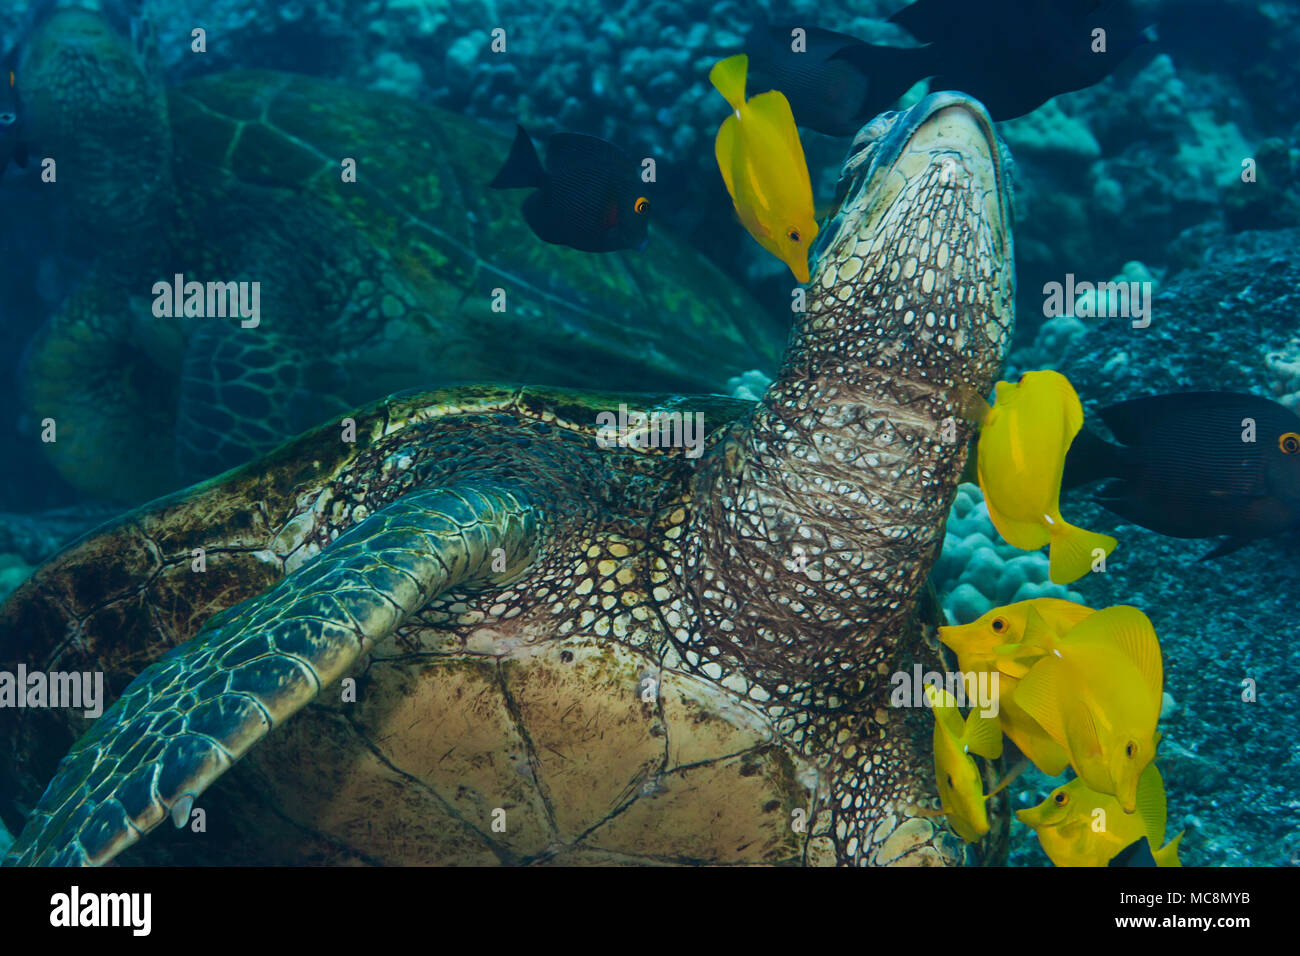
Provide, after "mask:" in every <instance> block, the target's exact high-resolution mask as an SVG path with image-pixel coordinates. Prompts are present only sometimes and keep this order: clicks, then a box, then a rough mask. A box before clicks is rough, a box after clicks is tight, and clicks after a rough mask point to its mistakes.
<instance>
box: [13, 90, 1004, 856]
mask: <svg viewBox="0 0 1300 956" xmlns="http://www.w3.org/2000/svg"><path fill="white" fill-rule="evenodd" d="M842 187H843V195H844V198H843V205H842V207H841V209H840V212H839V213H838V215H837V216H836V218H835V219H834V220H833V221H832V222H830V223H828V224H827V228H826V230H825V232H824V235H825V242H824V244H823V245H822V246H821V249H820V256H819V258H818V260H817V263H816V269H815V272H814V278H813V282H812V284H811V286H810V289H809V303H808V311H807V313H806V314H804V315H802V316H801V317H800V318H799V320H798V322H797V325H796V330H795V332H794V335H793V337H792V340H791V344H790V348H789V350H788V352H787V354H786V357H785V361H784V364H783V365H782V367H781V369H780V371H779V373H778V376H777V379H776V381H775V382H774V383H773V385H772V386H771V388H769V389H768V391H767V393H766V394H765V395H764V397H763V399H762V401H761V402H759V403H757V404H754V403H743V402H738V401H734V400H729V399H722V398H709V397H681V396H662V395H660V396H652V395H624V394H617V393H615V394H600V393H594V392H563V391H555V390H536V389H530V388H518V387H493V386H480V387H461V388H454V389H447V390H441V391H434V392H414V393H406V394H404V395H399V396H394V397H393V398H391V399H388V400H384V401H381V402H379V403H377V404H375V405H372V406H370V407H369V408H366V409H363V410H362V411H360V412H358V413H356V414H355V415H354V416H352V417H353V419H354V420H355V425H356V441H355V443H353V444H348V443H345V442H341V441H340V435H341V434H342V431H341V425H340V423H333V424H330V425H326V426H322V427H320V428H317V429H315V430H313V431H310V432H308V433H306V434H305V435H303V436H301V437H299V438H297V439H295V440H294V441H292V442H290V443H289V444H287V445H285V446H283V447H281V448H280V449H278V450H277V451H275V452H274V453H272V454H271V455H269V456H267V457H265V458H263V459H261V460H259V461H256V462H253V463H251V464H249V465H246V466H244V467H243V468H241V469H238V470H236V471H234V472H232V473H230V474H227V475H225V476H222V477H221V478H220V479H216V480H213V481H210V482H207V483H205V484H201V485H199V486H197V487H195V488H193V489H190V490H189V491H186V492H183V493H178V494H175V495H172V496H170V497H168V498H165V499H163V500H161V501H158V502H155V503H153V504H151V505H149V506H147V507H145V508H144V509H141V510H139V511H137V512H134V513H132V514H130V515H128V516H127V517H125V518H123V519H121V520H120V521H118V522H116V523H115V524H112V525H110V526H107V527H105V528H104V529H102V530H101V531H100V532H99V533H97V534H93V535H91V536H89V537H87V538H85V539H83V540H82V541H81V542H79V543H77V544H75V545H74V546H72V547H71V548H70V549H69V550H68V551H66V552H64V554H62V555H61V556H60V557H58V558H56V559H55V560H53V561H52V562H51V563H49V564H48V565H47V566H45V567H44V568H42V569H41V570H39V571H38V572H37V573H36V574H35V575H34V576H33V578H32V579H31V580H30V581H28V582H27V583H26V584H25V585H24V586H23V587H22V588H20V589H19V590H18V591H17V592H15V594H14V595H13V596H12V597H11V599H10V600H9V601H8V602H7V604H6V605H5V606H4V608H3V609H2V610H0V666H5V667H9V668H13V667H14V666H16V663H17V662H18V661H20V660H21V661H26V662H27V664H28V666H29V667H32V668H47V669H57V670H71V669H80V668H83V667H86V668H89V667H102V668H104V669H105V670H106V671H108V673H109V675H110V677H111V679H112V682H113V683H114V685H117V686H120V685H119V682H120V681H121V680H122V679H123V678H124V677H125V676H126V675H127V674H130V673H133V672H135V671H137V670H139V669H141V668H143V673H141V674H140V675H139V677H138V678H137V679H136V680H135V681H134V682H133V683H132V684H131V685H130V687H128V688H127V689H126V690H125V692H124V693H123V694H122V696H121V697H120V699H119V700H118V701H117V703H116V704H115V705H114V706H113V707H112V708H111V709H110V710H109V711H108V712H106V713H105V715H104V716H103V717H101V718H100V719H99V720H98V721H96V722H95V723H94V724H93V726H92V727H91V728H90V730H89V732H87V733H86V734H85V735H84V736H83V737H82V738H81V739H80V740H79V741H78V742H77V743H76V744H75V746H73V748H72V750H71V752H70V753H69V755H68V756H67V757H66V758H65V759H64V761H63V763H62V764H61V765H60V766H59V768H58V771H57V774H55V775H54V779H53V782H52V783H51V784H50V786H49V788H48V789H47V790H46V792H45V794H44V796H43V797H42V798H41V799H40V802H39V805H38V806H37V807H36V809H35V811H34V813H33V814H31V816H30V820H28V821H27V822H26V826H25V828H24V829H23V831H22V833H21V835H20V836H19V838H18V840H17V842H16V843H15V844H14V847H13V850H12V855H11V857H10V859H11V861H14V862H18V863H86V862H92V863H100V862H104V861H107V860H109V859H111V858H112V857H114V856H115V855H116V854H117V853H119V852H120V851H122V850H123V849H126V848H127V847H129V846H132V844H135V843H136V841H137V840H139V838H140V836H141V834H143V833H146V832H148V831H149V830H151V829H152V828H154V827H155V826H156V825H157V824H158V823H160V822H162V821H163V820H164V819H166V818H168V816H169V815H170V816H171V817H172V818H174V819H177V820H179V821H180V822H181V823H185V822H186V821H188V820H190V819H191V818H192V810H193V809H194V801H195V800H196V799H197V798H199V797H200V795H201V794H204V791H205V790H207V788H208V786H209V785H210V784H212V783H213V781H214V780H216V779H217V778H218V777H219V776H221V775H222V774H223V773H225V771H227V770H228V769H230V768H231V766H232V764H233V762H234V761H236V760H238V761H239V763H238V764H237V765H235V766H234V767H233V770H232V771H231V772H230V773H225V776H224V777H223V778H222V780H221V782H219V783H218V784H217V785H216V787H215V788H214V789H213V790H212V791H210V792H208V793H207V794H206V795H204V796H203V797H202V803H201V804H200V806H201V807H202V808H204V809H205V810H206V811H207V812H208V817H207V828H206V832H205V833H204V834H202V835H199V834H196V833H193V832H191V830H190V829H184V830H181V831H179V832H178V831H171V833H170V840H171V844H170V846H171V852H172V853H173V854H174V856H173V857H171V858H173V859H183V860H187V861H191V862H194V861H214V862H344V861H348V862H370V863H394V862H451V861H457V862H491V861H502V862H544V861H559V862H620V861H625V862H630V861H636V862H717V863H744V862H767V863H776V862H782V863H798V862H804V863H829V862H841V863H858V864H873V863H933V864H938V863H954V862H959V861H961V860H962V859H963V858H964V852H963V844H962V843H961V842H960V841H959V840H958V839H957V838H956V837H955V836H954V835H953V834H952V833H951V832H950V831H949V830H947V829H946V828H945V827H944V826H943V825H942V824H941V823H939V822H938V821H937V820H935V819H933V818H927V817H925V816H918V815H917V814H916V813H915V810H914V807H915V806H916V805H918V804H924V803H931V804H932V803H933V800H934V786H933V783H934V781H933V767H932V763H931V757H930V749H929V745H928V742H927V741H928V736H929V732H930V729H931V726H932V724H931V719H930V715H929V714H928V712H927V711H925V710H924V709H923V708H919V709H909V708H894V707H892V706H890V690H891V680H890V675H891V674H894V673H896V672H899V671H910V669H911V665H912V663H913V662H915V661H920V662H922V663H928V662H930V661H933V660H934V658H933V657H932V656H931V655H930V654H929V653H928V652H927V650H926V648H925V646H924V645H922V644H921V642H920V641H919V640H918V638H917V635H916V629H915V628H914V626H913V622H914V620H915V612H916V609H917V603H918V595H919V594H920V593H921V591H922V589H923V588H924V586H925V582H926V575H927V573H928V570H929V567H930V565H931V563H932V561H933V559H934V556H935V554H936V552H937V549H938V545H939V542H940V541H941V540H942V537H943V523H944V519H945V516H946V515H947V513H948V509H949V506H950V505H951V503H952V499H953V497H954V494H955V491H956V485H957V481H958V478H959V476H960V474H961V472H962V468H963V464H964V461H965V458H966V447H967V441H968V439H969V437H970V434H971V426H970V425H969V423H967V422H965V421H963V420H961V418H960V413H961V407H962V405H963V396H964V395H965V393H966V391H967V390H968V389H969V388H974V389H975V390H976V391H978V392H980V393H986V392H987V391H988V389H989V387H990V386H991V383H992V380H993V378H994V376H995V375H996V373H997V371H998V369H999V368H1000V367H1001V363H1002V361H1003V359H1004V356H1005V350H1006V348H1007V346H1008V343H1009V341H1010V336H1011V327H1012V319H1011V303H1012V299H1013V285H1014V280H1013V264H1012V263H1013V260H1012V252H1011V237H1010V233H1009V228H1010V225H1009V222H1008V208H1007V207H1008V188H1009V187H1008V184H1007V175H1006V170H1005V166H1004V163H1003V161H1002V158H1001V156H1000V153H999V149H998V146H997V144H996V138H995V136H994V133H993V130H992V125H991V123H990V122H989V119H988V117H987V115H986V114H985V112H984V111H983V109H982V108H981V107H980V106H978V104H975V103H973V102H972V101H970V100H968V99H966V98H964V97H962V96H960V95H958V94H952V93H940V94H934V95H931V96H929V97H927V98H926V99H925V100H923V101H922V102H921V103H919V104H918V105H917V106H916V107H914V108H913V109H911V110H909V111H907V112H906V113H902V114H888V115H887V116H886V117H882V118H881V119H879V120H877V121H876V122H875V123H873V124H872V125H871V126H869V127H868V128H866V129H864V131H863V132H862V133H860V134H859V136H858V138H857V139H856V140H855V144H854V152H853V154H852V155H851V156H850V158H849V160H848V163H847V164H846V167H845V174H844V179H843V180H842ZM620 405H626V406H628V407H629V408H631V409H641V410H645V411H657V412H665V413H667V412H673V413H676V412H681V413H702V414H703V415H704V417H705V422H706V423H707V432H708V441H707V443H706V447H705V450H704V452H703V454H702V455H701V456H699V457H698V458H691V457H688V456H687V455H686V454H684V453H683V450H682V449H663V448H653V447H618V446H613V447H607V446H608V445H609V442H608V440H607V439H608V438H609V437H610V436H609V435H608V434H607V433H601V432H599V431H598V430H597V428H596V427H595V424H594V423H595V422H596V421H597V415H598V414H599V413H601V412H610V411H615V410H617V409H618V407H619V406H620ZM602 438H604V439H606V441H604V442H602V441H601V439H602ZM196 548H202V549H205V550H206V554H207V570H206V572H204V573H195V572H194V570H193V568H194V565H193V561H194V549H196ZM176 644H180V645H182V646H180V647H177V648H175V649H174V650H172V651H170V652H168V653H166V654H164V655H163V656H162V657H161V658H159V657H158V655H159V654H160V652H162V651H163V650H164V649H165V648H167V647H169V646H171V645H176ZM150 662H152V663H150ZM145 665H148V666H145ZM345 675H346V676H349V677H352V678H354V679H355V681H356V689H355V702H353V701H352V700H351V699H350V698H349V696H348V690H347V684H346V682H345V683H344V684H340V683H339V679H340V678H342V677H344V676H345ZM115 689H116V686H115ZM290 718H292V719H290ZM0 720H3V721H4V723H3V735H2V736H0V742H2V743H3V747H4V753H3V754H2V755H0V759H3V760H4V761H5V763H6V764H7V765H9V766H11V767H13V768H14V770H15V771H16V772H15V773H13V774H10V775H7V776H6V777H5V784H4V785H3V786H4V792H3V795H2V796H3V802H0V812H2V813H3V815H4V817H5V819H6V821H7V822H8V824H9V825H11V826H15V827H16V826H18V825H20V824H22V823H23V822H24V819H23V818H24V815H23V813H22V811H23V810H25V809H26V808H27V807H28V806H30V804H31V802H32V801H33V800H34V799H35V797H36V794H37V793H38V792H39V791H40V788H41V786H43V784H44V781H45V779H46V776H47V775H49V774H51V773H52V772H53V769H54V768H53V767H52V763H53V755H54V754H55V753H57V752H59V748H60V747H62V746H64V745H65V744H66V743H67V741H68V740H69V739H70V732H73V731H76V730H80V729H81V726H84V721H82V720H81V718H80V717H78V716H75V715H70V714H69V713H67V712H65V711H55V710H16V709H7V710H2V711H0ZM281 724H283V726H280V725H281ZM273 727H274V728H275V730H274V732H273V733H270V734H269V736H268V735H267V734H268V731H269V730H271V728H273ZM263 738H265V739H263ZM255 744H256V745H257V746H256V747H254V745H255ZM245 754H247V756H244V755H245ZM241 757H242V758H243V759H240V758H241ZM11 781H12V782H11ZM801 821H803V822H805V823H806V826H800V825H799V824H800V822H801ZM500 827H504V829H500ZM169 830H170V828H169ZM995 844H996V841H995ZM166 852H167V844H166V843H164V842H160V841H159V840H158V839H157V837H153V838H150V839H148V840H145V841H143V843H141V844H139V845H138V846H136V847H135V848H134V849H132V851H131V853H132V854H140V853H145V854H146V855H145V856H139V855H134V856H133V857H129V858H133V859H135V860H137V861H139V860H142V859H157V858H158V856H157V855H158V854H165V853H166ZM150 853H152V854H155V855H154V856H152V857H151V856H149V855H148V854H150Z"/></svg>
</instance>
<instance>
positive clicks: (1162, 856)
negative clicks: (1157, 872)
mask: <svg viewBox="0 0 1300 956" xmlns="http://www.w3.org/2000/svg"><path fill="white" fill-rule="evenodd" d="M1186 832H1187V831H1186V830H1179V831H1178V836H1176V837H1174V838H1173V839H1172V840H1170V841H1169V845H1168V846H1162V847H1161V848H1160V849H1158V850H1156V851H1155V852H1154V853H1152V854H1151V856H1152V857H1153V858H1154V859H1155V861H1156V866H1182V865H1183V861H1182V860H1180V859H1178V844H1180V843H1182V842H1183V834H1185V833H1186Z"/></svg>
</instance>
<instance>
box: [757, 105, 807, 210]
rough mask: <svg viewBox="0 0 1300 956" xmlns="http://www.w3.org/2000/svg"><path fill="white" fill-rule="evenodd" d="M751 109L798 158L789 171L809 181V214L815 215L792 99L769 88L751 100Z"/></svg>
mask: <svg viewBox="0 0 1300 956" xmlns="http://www.w3.org/2000/svg"><path fill="white" fill-rule="evenodd" d="M748 105H749V109H750V112H752V113H753V114H754V115H755V116H756V117H758V118H760V119H762V120H763V121H764V122H766V123H767V124H768V125H769V126H770V127H771V128H772V129H774V130H775V131H777V132H778V133H779V134H780V136H781V139H782V141H783V142H784V143H785V146H786V148H787V149H789V150H790V156H791V158H792V159H796V160H797V162H795V163H794V168H792V169H790V170H789V172H790V173H793V174H794V175H795V176H797V177H798V178H799V180H800V182H805V181H806V182H808V183H809V186H808V198H809V202H808V210H807V212H808V215H809V216H813V215H814V211H813V205H812V201H811V200H812V185H811V183H812V180H811V179H810V178H809V177H808V163H807V161H806V160H805V159H804V155H803V143H802V142H801V141H800V140H799V130H798V129H797V128H796V127H795V125H794V111H793V110H791V109H790V101H789V100H787V99H786V98H785V94H784V93H782V92H781V91H780V90H768V91H767V92H766V93H760V94H758V96H755V97H754V98H753V99H751V100H750V101H749V104H748Z"/></svg>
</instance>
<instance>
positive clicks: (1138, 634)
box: [1012, 605, 1164, 813]
mask: <svg viewBox="0 0 1300 956" xmlns="http://www.w3.org/2000/svg"><path fill="white" fill-rule="evenodd" d="M1163 683H1164V664H1163V662H1162V661H1161V658H1160V642H1159V640H1158V639H1157V638H1156V632H1155V629H1154V628H1153V627H1152V626H1151V622H1150V621H1149V620H1148V619H1147V616H1146V615H1145V614H1143V613H1142V612H1141V611H1139V610H1138V609H1137V608H1135V607H1128V606H1125V605H1120V606H1117V607H1108V608H1106V609H1104V610H1101V611H1097V612H1096V613H1094V614H1091V615H1089V616H1088V617H1086V618H1084V619H1083V620H1082V621H1081V622H1079V623H1078V624H1076V625H1075V626H1074V627H1073V628H1071V629H1070V631H1069V633H1067V634H1066V635H1065V636H1064V637H1062V638H1060V639H1059V640H1057V641H1056V646H1055V647H1054V648H1053V649H1052V651H1051V652H1050V653H1047V654H1044V655H1043V656H1042V657H1040V658H1039V659H1038V660H1037V661H1035V662H1034V664H1033V665H1032V666H1031V667H1030V668H1029V671H1028V672H1027V673H1026V674H1025V676H1024V677H1023V678H1022V679H1021V681H1020V683H1019V685H1018V686H1017V687H1016V689H1015V692H1014V694H1012V699H1013V700H1014V701H1015V702H1016V704H1018V705H1019V706H1020V707H1021V708H1023V709H1024V711H1025V713H1027V714H1028V715H1029V716H1030V717H1031V718H1032V719H1033V720H1034V721H1036V722H1037V723H1038V725H1039V726H1040V727H1042V728H1043V730H1044V731H1046V732H1047V735H1048V736H1049V737H1051V738H1052V739H1053V740H1054V741H1056V742H1057V743H1058V744H1060V745H1061V746H1062V747H1064V748H1065V750H1066V752H1067V753H1069V755H1070V763H1071V764H1072V765H1073V766H1074V769H1075V772H1076V773H1078V775H1079V776H1080V777H1082V778H1083V780H1084V782H1085V783H1087V784H1088V786H1089V787H1091V788H1092V789H1094V790H1096V791H1098V792H1099V793H1110V794H1114V795H1115V798H1116V799H1117V800H1118V801H1119V804H1120V806H1121V807H1123V808H1124V812H1125V813H1132V812H1133V810H1134V808H1135V807H1136V806H1137V787H1138V779H1139V778H1140V777H1141V775H1142V771H1143V770H1145V769H1146V767H1147V765H1148V764H1150V763H1151V761H1152V760H1153V759H1155V753H1156V744H1157V742H1158V740H1159V737H1158V735H1157V733H1156V721H1157V720H1159V718H1160V698H1161V691H1162V687H1163Z"/></svg>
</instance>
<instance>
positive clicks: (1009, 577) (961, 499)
mask: <svg viewBox="0 0 1300 956" xmlns="http://www.w3.org/2000/svg"><path fill="white" fill-rule="evenodd" d="M931 580H932V581H933V582H934V586H935V590H936V591H938V593H939V601H940V603H941V604H942V605H943V609H944V612H945V613H946V614H947V615H948V620H949V621H950V622H951V623H953V624H966V623H969V622H970V621H973V620H975V619H976V618H977V617H979V616H981V615H982V614H984V613H986V612H987V611H989V610H991V609H993V608H995V607H998V606H1000V605H1003V604H1011V603H1012V602H1014V601H1029V600H1032V599H1034V598H1040V597H1054V598H1062V599H1064V600H1067V601H1077V602H1080V603H1082V602H1083V596H1082V595H1081V594H1079V592H1077V591H1072V590H1070V589H1068V588H1066V587H1062V586H1061V585H1059V584H1053V583H1052V582H1051V581H1049V580H1048V579H1047V554H1046V552H1043V551H1021V550H1019V549H1018V548H1014V547H1012V546H1011V545H1009V544H1007V543H1006V542H1005V541H1003V540H1002V538H1001V537H1000V536H999V535H998V533H997V530H996V529H995V528H994V527H993V522H992V521H991V520H990V519H989V510H988V507H987V506H986V505H985V504H984V496H983V495H982V494H980V489H979V486H978V485H972V484H963V485H962V486H961V487H960V488H958V489H957V500H956V501H955V502H954V503H953V506H952V511H951V513H950V514H949V516H948V524H947V526H946V528H945V533H944V539H943V551H942V552H941V553H940V555H939V560H938V561H936V562H935V565H934V571H933V572H932V574H931Z"/></svg>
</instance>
